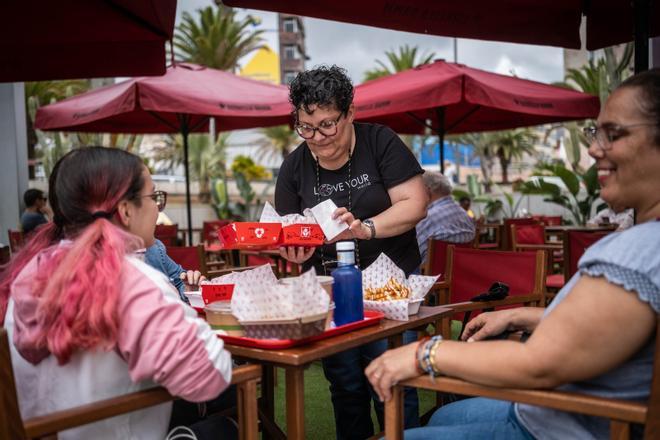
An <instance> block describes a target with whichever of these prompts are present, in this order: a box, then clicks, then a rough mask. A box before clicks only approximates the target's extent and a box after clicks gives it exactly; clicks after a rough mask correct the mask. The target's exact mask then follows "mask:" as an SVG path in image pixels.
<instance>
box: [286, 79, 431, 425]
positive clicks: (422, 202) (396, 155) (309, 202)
mask: <svg viewBox="0 0 660 440" xmlns="http://www.w3.org/2000/svg"><path fill="white" fill-rule="evenodd" d="M289 99H290V101H291V103H292V104H293V106H294V109H295V110H294V118H295V129H296V132H297V133H298V134H299V135H300V136H301V137H302V138H303V139H304V142H303V143H302V144H300V146H299V147H298V148H297V149H296V150H294V151H293V153H291V154H290V155H289V156H288V157H287V158H286V159H285V161H284V163H283V164H282V167H281V168H280V173H279V176H278V179H277V185H276V187H275V208H276V210H277V211H278V212H279V214H280V215H285V214H292V213H298V214H300V213H302V212H303V210H304V209H305V208H311V207H313V206H315V205H317V204H319V203H321V202H323V201H324V200H327V199H331V200H332V201H333V202H334V203H335V205H337V206H338V207H339V208H338V209H337V210H336V211H335V213H334V216H335V218H339V219H340V220H341V221H344V222H346V224H347V225H348V226H349V229H347V230H346V231H344V232H343V233H341V234H340V235H339V236H338V237H336V238H334V239H333V242H334V241H338V240H355V241H356V262H357V264H358V265H359V266H360V267H361V268H365V267H367V266H369V264H371V263H372V262H373V261H374V260H376V258H377V257H378V255H380V253H381V252H384V253H385V254H387V256H388V257H389V258H390V259H392V261H394V262H395V263H396V264H397V266H399V267H400V268H401V269H402V270H403V271H404V272H405V273H406V275H409V274H411V273H412V272H414V271H416V270H418V268H419V265H420V262H421V260H420V256H419V249H418V247H417V240H416V236H415V225H416V224H417V222H418V221H419V220H421V219H422V218H424V217H425V216H426V205H427V203H428V196H427V194H426V190H425V188H424V184H423V182H422V177H421V175H422V173H423V172H424V171H423V170H422V168H421V167H420V165H419V163H418V162H417V160H416V159H415V157H414V156H413V154H412V153H411V152H410V150H409V149H408V148H407V147H406V145H405V144H404V143H403V142H402V141H401V139H400V138H399V137H398V136H397V135H396V134H395V133H394V132H393V131H392V130H390V129H389V128H387V127H385V126H382V125H376V124H362V123H356V122H353V119H354V116H355V107H354V105H353V85H352V84H351V80H350V79H349V78H348V77H347V76H346V73H345V71H344V70H343V69H341V68H339V67H337V66H332V67H320V68H317V69H314V70H310V71H306V72H302V73H300V74H299V75H298V76H297V77H296V78H295V79H294V80H293V82H292V83H291V91H290V94H289ZM280 254H281V255H282V256H283V257H284V258H286V259H287V260H289V261H292V262H295V263H302V264H303V267H304V269H308V268H309V267H312V266H313V267H315V268H316V272H317V273H318V274H325V273H329V271H330V267H329V264H330V263H331V262H334V260H336V252H335V250H334V246H333V245H331V244H326V245H324V246H321V247H319V248H317V249H314V248H311V249H306V248H302V247H286V248H281V249H280ZM384 349H385V344H384V343H381V342H379V343H378V344H375V345H373V344H372V345H370V346H365V347H360V348H359V349H355V350H351V351H348V352H344V353H341V354H339V355H336V356H332V357H330V358H327V359H324V370H325V373H326V377H327V378H328V380H330V382H331V384H332V385H331V391H332V400H333V404H334V407H335V420H336V426H337V436H338V438H366V437H369V436H370V435H372V434H373V431H372V430H373V426H372V424H371V419H370V415H369V399H370V389H369V388H368V386H367V383H366V380H365V379H364V375H363V373H362V368H361V365H366V362H368V361H370V360H371V359H373V358H374V357H375V356H377V355H378V354H379V353H381V352H382V351H384ZM407 402H408V401H407ZM365 403H366V404H365ZM409 403H410V405H407V406H406V408H407V409H408V408H410V414H411V415H410V416H409V417H407V420H408V421H409V424H408V425H407V426H414V423H416V409H417V407H416V395H415V396H414V405H413V399H412V398H411V399H409ZM413 406H414V408H413ZM413 412H414V415H412V414H413ZM377 413H378V415H379V420H382V405H379V406H377ZM381 425H382V422H381Z"/></svg>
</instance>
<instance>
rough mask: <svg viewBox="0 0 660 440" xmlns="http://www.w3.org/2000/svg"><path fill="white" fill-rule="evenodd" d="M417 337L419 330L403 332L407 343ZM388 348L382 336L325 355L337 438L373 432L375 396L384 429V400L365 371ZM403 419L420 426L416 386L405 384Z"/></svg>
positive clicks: (358, 438) (362, 436)
mask: <svg viewBox="0 0 660 440" xmlns="http://www.w3.org/2000/svg"><path fill="white" fill-rule="evenodd" d="M415 340H417V333H416V332H413V331H407V332H405V333H404V334H403V342H404V343H409V342H413V341H415ZM385 350H387V340H386V339H382V340H380V341H375V342H372V343H370V344H366V345H363V346H361V347H357V348H353V349H351V350H347V351H344V352H341V353H337V354H336V355H333V356H329V357H327V358H324V359H323V372H324V373H325V377H326V378H327V379H328V381H329V382H330V394H331V395H332V405H333V407H334V412H335V429H336V433H337V439H339V440H348V439H355V440H363V439H366V438H369V437H371V436H373V435H374V427H373V423H372V422H371V401H372V400H373V402H374V408H375V410H376V415H377V417H378V423H379V425H380V430H381V431H382V430H383V429H384V428H383V427H384V423H383V403H382V402H381V401H380V400H378V395H377V394H376V393H375V392H374V390H373V388H372V387H371V384H370V383H369V381H368V380H367V378H366V376H365V375H364V369H365V368H366V367H367V365H369V363H370V362H371V361H372V360H374V359H375V358H377V357H378V356H380V355H381V354H383V353H384V352H385ZM404 419H405V427H406V428H414V427H416V426H419V402H418V400H417V390H415V389H414V388H405V391H404Z"/></svg>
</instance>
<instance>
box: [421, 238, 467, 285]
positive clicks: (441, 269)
mask: <svg viewBox="0 0 660 440" xmlns="http://www.w3.org/2000/svg"><path fill="white" fill-rule="evenodd" d="M449 245H454V246H455V247H457V248H471V247H473V243H472V242H468V243H449V242H448V241H443V240H433V239H430V240H429V244H428V251H427V254H426V264H425V267H424V275H438V274H440V275H441V276H440V278H438V281H442V280H443V279H445V278H446V275H445V271H446V266H447V247H448V246H449Z"/></svg>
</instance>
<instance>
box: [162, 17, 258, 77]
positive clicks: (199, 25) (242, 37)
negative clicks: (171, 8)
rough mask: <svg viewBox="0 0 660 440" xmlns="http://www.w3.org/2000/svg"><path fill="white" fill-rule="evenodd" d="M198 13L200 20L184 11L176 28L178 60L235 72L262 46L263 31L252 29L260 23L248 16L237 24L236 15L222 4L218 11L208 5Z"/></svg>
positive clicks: (175, 39) (175, 40)
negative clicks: (239, 64) (244, 60)
mask: <svg viewBox="0 0 660 440" xmlns="http://www.w3.org/2000/svg"><path fill="white" fill-rule="evenodd" d="M197 13H198V17H197V18H198V19H199V21H196V20H195V18H193V16H192V15H190V14H189V13H188V12H184V13H183V15H182V21H181V24H179V26H177V28H176V32H175V33H174V47H175V48H176V49H175V54H176V58H177V59H178V60H180V61H189V62H192V63H196V64H201V65H204V66H207V67H212V68H214V69H219V70H228V71H231V72H236V70H237V69H238V60H239V59H240V58H241V57H243V56H244V55H247V54H249V53H250V52H252V51H254V50H257V49H260V48H262V47H263V44H262V41H263V39H262V38H261V34H263V32H264V31H263V30H252V29H249V28H250V27H253V26H256V25H258V24H259V20H257V19H256V18H254V17H252V16H250V15H248V16H247V17H246V18H244V19H243V20H241V21H238V20H237V19H236V12H235V11H234V10H232V9H231V8H227V7H225V6H222V5H219V6H217V9H215V10H214V7H213V6H208V7H206V8H204V9H199V10H198V11H197Z"/></svg>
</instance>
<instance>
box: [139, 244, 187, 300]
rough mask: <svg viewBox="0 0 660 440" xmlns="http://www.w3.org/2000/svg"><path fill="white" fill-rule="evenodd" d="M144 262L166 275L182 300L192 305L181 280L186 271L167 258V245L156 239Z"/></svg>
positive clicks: (148, 249)
mask: <svg viewBox="0 0 660 440" xmlns="http://www.w3.org/2000/svg"><path fill="white" fill-rule="evenodd" d="M144 262H145V263H147V264H148V265H149V266H151V267H153V268H154V269H157V270H159V271H161V272H162V273H164V274H165V276H167V278H169V280H170V282H171V283H172V284H173V285H174V287H176V288H177V290H178V291H179V296H180V297H181V300H182V301H183V302H185V303H186V304H190V302H189V301H188V298H186V295H184V294H183V291H184V284H183V280H182V279H181V278H180V276H181V273H182V272H185V270H184V268H183V267H181V265H180V264H177V263H175V262H174V260H172V259H171V258H170V257H168V256H167V252H166V250H165V245H164V244H163V242H162V241H160V240H158V239H156V241H155V242H154V244H153V245H151V246H150V247H149V248H147V251H146V252H145V254H144Z"/></svg>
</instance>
